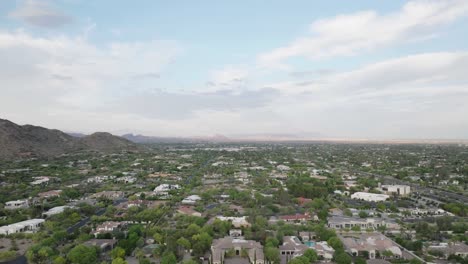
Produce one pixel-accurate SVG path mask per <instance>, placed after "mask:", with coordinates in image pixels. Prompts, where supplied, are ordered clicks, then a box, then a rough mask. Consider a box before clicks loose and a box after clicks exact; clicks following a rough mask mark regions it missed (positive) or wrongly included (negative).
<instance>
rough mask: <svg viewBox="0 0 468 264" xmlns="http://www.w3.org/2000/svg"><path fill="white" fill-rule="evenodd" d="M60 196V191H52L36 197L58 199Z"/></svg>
mask: <svg viewBox="0 0 468 264" xmlns="http://www.w3.org/2000/svg"><path fill="white" fill-rule="evenodd" d="M61 194H62V190H52V191H48V192H42V193H39V194H38V196H39V198H43V199H44V198H52V197H60V195H61Z"/></svg>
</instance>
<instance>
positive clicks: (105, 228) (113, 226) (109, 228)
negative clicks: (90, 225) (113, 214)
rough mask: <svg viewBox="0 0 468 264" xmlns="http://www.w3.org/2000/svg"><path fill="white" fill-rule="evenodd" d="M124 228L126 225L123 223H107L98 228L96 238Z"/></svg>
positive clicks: (95, 232)
mask: <svg viewBox="0 0 468 264" xmlns="http://www.w3.org/2000/svg"><path fill="white" fill-rule="evenodd" d="M123 226H124V224H123V223H122V222H115V221H106V222H104V223H102V224H100V225H98V226H97V227H96V230H95V231H94V236H96V237H97V235H99V234H105V233H112V232H114V231H117V230H120V229H121V228H122V227H123Z"/></svg>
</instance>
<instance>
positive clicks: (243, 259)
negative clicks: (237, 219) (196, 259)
mask: <svg viewBox="0 0 468 264" xmlns="http://www.w3.org/2000/svg"><path fill="white" fill-rule="evenodd" d="M264 259H265V257H264V254H263V246H262V245H261V244H260V243H259V242H256V241H253V240H245V239H239V238H233V237H224V238H220V239H215V240H213V243H212V245H211V259H210V264H225V263H226V264H227V263H245V264H264V263H265V260H264Z"/></svg>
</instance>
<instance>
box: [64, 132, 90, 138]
mask: <svg viewBox="0 0 468 264" xmlns="http://www.w3.org/2000/svg"><path fill="white" fill-rule="evenodd" d="M66 133H67V134H68V135H70V136H72V137H77V138H82V137H86V136H87V135H86V134H83V133H76V132H66Z"/></svg>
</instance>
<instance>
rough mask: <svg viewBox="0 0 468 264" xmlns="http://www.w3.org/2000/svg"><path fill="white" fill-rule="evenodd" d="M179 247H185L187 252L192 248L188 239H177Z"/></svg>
mask: <svg viewBox="0 0 468 264" xmlns="http://www.w3.org/2000/svg"><path fill="white" fill-rule="evenodd" d="M177 245H179V246H181V247H183V248H184V249H185V250H188V249H190V248H191V247H192V245H191V244H190V241H188V239H186V238H185V237H181V238H179V239H177Z"/></svg>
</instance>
